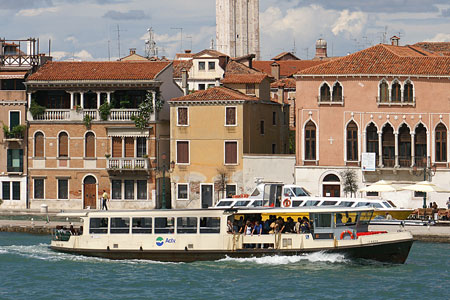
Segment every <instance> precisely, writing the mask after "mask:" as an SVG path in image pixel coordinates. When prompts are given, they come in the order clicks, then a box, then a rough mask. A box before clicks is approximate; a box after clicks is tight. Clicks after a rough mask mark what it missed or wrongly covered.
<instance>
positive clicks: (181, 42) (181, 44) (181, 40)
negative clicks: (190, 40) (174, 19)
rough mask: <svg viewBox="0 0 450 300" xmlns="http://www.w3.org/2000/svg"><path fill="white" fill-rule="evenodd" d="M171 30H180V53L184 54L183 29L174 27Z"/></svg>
mask: <svg viewBox="0 0 450 300" xmlns="http://www.w3.org/2000/svg"><path fill="white" fill-rule="evenodd" d="M170 29H173V30H180V32H181V36H180V51H181V52H180V53H183V27H172V28H170Z"/></svg>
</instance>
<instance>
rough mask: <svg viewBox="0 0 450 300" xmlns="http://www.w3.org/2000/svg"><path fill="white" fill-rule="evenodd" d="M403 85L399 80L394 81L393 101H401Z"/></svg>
mask: <svg viewBox="0 0 450 300" xmlns="http://www.w3.org/2000/svg"><path fill="white" fill-rule="evenodd" d="M401 89H402V87H401V86H400V83H398V82H397V81H394V82H393V83H392V90H391V101H392V102H400V101H402V91H401Z"/></svg>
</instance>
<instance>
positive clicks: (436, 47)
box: [413, 42, 450, 55]
mask: <svg viewBox="0 0 450 300" xmlns="http://www.w3.org/2000/svg"><path fill="white" fill-rule="evenodd" d="M413 46H417V47H420V48H422V49H425V50H427V51H431V52H437V53H441V54H443V55H446V54H445V53H450V42H420V43H415V44H414V45H413Z"/></svg>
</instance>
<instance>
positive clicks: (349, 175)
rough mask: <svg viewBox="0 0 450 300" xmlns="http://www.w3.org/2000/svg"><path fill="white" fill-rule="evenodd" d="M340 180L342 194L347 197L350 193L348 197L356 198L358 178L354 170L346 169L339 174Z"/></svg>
mask: <svg viewBox="0 0 450 300" xmlns="http://www.w3.org/2000/svg"><path fill="white" fill-rule="evenodd" d="M340 175H341V177H342V179H343V182H342V184H343V186H344V193H345V195H347V194H348V193H350V197H353V195H355V196H356V192H357V191H358V183H357V180H358V177H357V175H356V172H355V170H352V169H346V170H344V171H342V172H341V173H340Z"/></svg>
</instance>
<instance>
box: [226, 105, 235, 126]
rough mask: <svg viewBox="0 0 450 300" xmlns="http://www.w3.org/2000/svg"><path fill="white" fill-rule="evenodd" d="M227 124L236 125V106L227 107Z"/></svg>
mask: <svg viewBox="0 0 450 300" xmlns="http://www.w3.org/2000/svg"><path fill="white" fill-rule="evenodd" d="M226 124H227V125H236V108H235V107H227V121H226Z"/></svg>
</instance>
